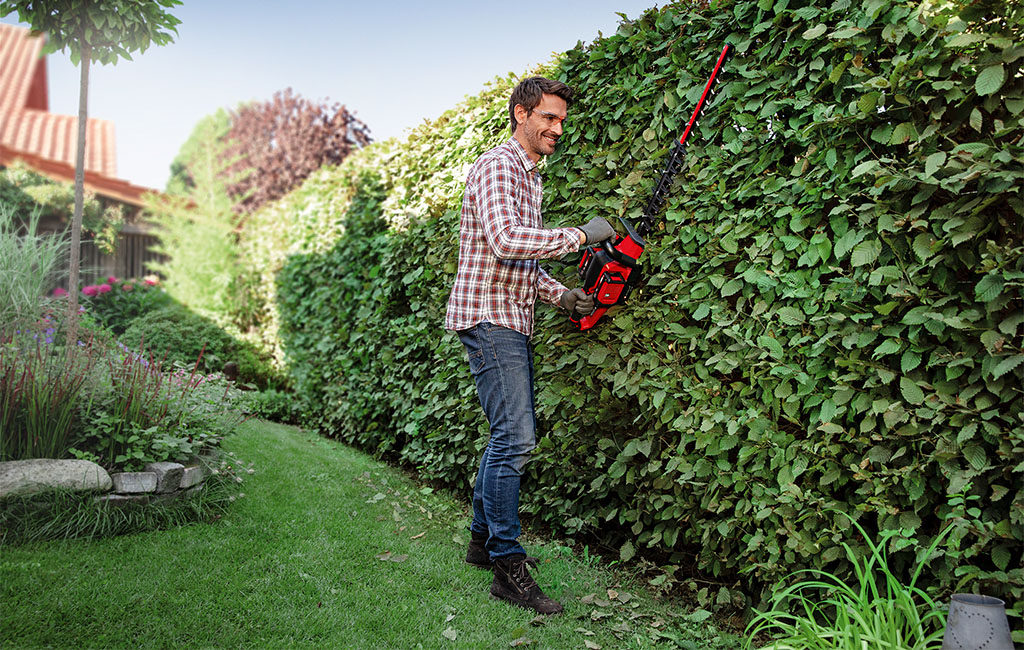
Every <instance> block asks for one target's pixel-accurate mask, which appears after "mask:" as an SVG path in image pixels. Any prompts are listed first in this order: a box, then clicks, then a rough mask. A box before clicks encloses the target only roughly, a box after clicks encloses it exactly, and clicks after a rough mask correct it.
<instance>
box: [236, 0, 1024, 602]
mask: <svg viewBox="0 0 1024 650" xmlns="http://www.w3.org/2000/svg"><path fill="white" fill-rule="evenodd" d="M1022 25H1024V9H1022V6H1021V5H1020V4H1019V3H1008V2H990V1H983V2H963V1H959V2H950V3H943V4H936V3H928V2H893V1H890V0H866V1H865V2H851V1H850V0H836V1H835V2H834V3H832V4H831V6H827V4H821V3H807V4H803V3H798V2H791V1H790V0H759V1H751V0H741V1H737V2H727V3H720V4H717V5H716V6H715V7H711V8H708V9H699V8H694V7H692V6H691V5H690V4H689V3H685V4H678V5H670V6H668V7H664V8H661V9H656V10H651V11H649V12H647V13H646V14H645V15H643V16H642V17H640V18H638V19H635V20H624V21H623V23H622V24H621V26H620V28H619V30H618V32H617V33H616V34H615V35H612V36H609V37H607V38H600V39H598V40H596V41H595V42H594V43H593V44H591V45H589V46H586V47H583V46H578V47H577V48H575V49H573V50H571V51H569V52H566V53H565V54H564V55H561V56H559V57H557V58H556V60H555V61H554V62H553V63H552V64H550V66H549V67H547V68H545V69H542V70H541V72H542V73H543V74H546V75H548V76H553V77H557V78H559V79H562V80H564V81H566V82H567V83H569V84H570V85H572V86H573V87H575V88H576V89H577V91H578V97H579V101H578V102H577V103H576V104H575V105H574V106H573V108H572V110H571V117H570V122H569V125H568V126H567V127H566V133H565V136H564V138H563V141H562V143H561V145H560V147H561V148H560V151H559V152H558V153H556V154H555V155H554V156H552V157H550V158H549V159H548V160H547V162H546V164H545V166H544V169H543V173H544V182H545V217H546V220H547V222H548V223H549V224H550V225H551V226H556V225H572V224H579V223H581V222H584V221H586V220H587V219H589V218H591V217H593V216H595V215H602V216H605V217H609V218H615V217H619V216H627V217H635V216H637V215H639V213H640V212H641V211H642V208H643V205H644V203H645V201H646V199H647V198H648V196H649V193H650V188H651V185H652V183H653V182H654V181H655V179H656V178H657V175H658V174H659V173H660V170H661V167H662V166H663V164H664V158H665V155H666V153H667V150H668V147H669V145H670V144H671V143H672V140H673V138H674V137H678V135H679V134H680V132H681V130H682V126H683V125H684V124H685V121H686V119H687V118H688V117H689V112H690V110H691V107H692V106H693V104H694V103H695V101H696V99H697V97H698V95H699V93H700V91H701V88H702V85H703V80H704V79H705V78H706V76H707V74H708V72H709V71H710V69H711V66H712V65H713V63H714V60H715V57H716V56H717V54H718V52H719V51H720V50H721V47H722V45H723V44H724V43H726V42H731V43H732V44H734V45H735V46H736V55H735V56H734V58H732V59H731V60H730V61H729V62H728V64H727V66H726V72H725V75H724V77H723V79H722V83H721V84H720V85H719V87H718V95H717V98H716V100H715V102H714V104H713V105H712V106H711V107H710V108H709V110H708V111H707V114H706V116H705V118H704V119H703V120H702V122H701V124H700V129H699V134H697V136H696V137H695V138H694V143H693V145H692V146H691V147H690V149H689V151H688V156H687V161H686V168H685V169H684V172H683V173H682V174H681V177H680V180H679V182H678V183H677V186H676V189H675V191H674V193H673V195H672V197H671V199H670V200H669V202H668V205H667V209H666V212H665V215H664V221H663V223H662V225H661V226H660V227H659V229H658V230H657V232H655V233H652V235H651V237H650V246H649V248H648V251H647V252H646V253H645V255H644V258H643V273H644V278H645V281H644V284H643V286H642V288H641V289H640V290H639V291H636V292H634V296H633V298H632V300H631V304H630V305H628V306H627V307H626V308H623V309H620V310H618V311H617V312H616V313H614V314H613V315H612V317H611V318H608V319H607V322H604V323H603V324H602V325H601V326H599V327H598V328H597V329H595V330H592V331H589V332H585V333H574V332H572V331H571V330H570V328H569V326H568V323H567V322H566V317H565V314H564V313H561V312H559V311H557V310H555V309H553V308H549V307H539V308H538V324H537V333H536V336H535V339H534V342H535V346H536V358H537V382H538V415H539V419H540V429H541V433H542V436H543V437H542V439H541V441H540V446H539V449H538V452H537V454H536V457H535V460H534V461H533V462H532V463H531V464H530V465H529V467H528V478H527V480H526V483H525V486H526V489H525V494H524V509H525V510H526V511H527V512H528V513H530V514H532V515H533V517H534V519H535V520H536V521H540V522H543V523H545V524H548V525H550V526H551V527H552V528H553V529H555V530H556V531H557V532H559V533H562V534H568V535H575V534H577V533H581V532H584V533H592V534H597V535H600V536H601V537H602V538H603V539H604V540H605V541H607V542H609V543H614V544H615V546H616V548H618V549H620V557H621V558H622V559H624V560H629V559H630V558H632V557H633V555H634V553H635V552H637V551H638V550H639V549H648V551H647V552H648V553H650V554H652V555H651V557H656V558H659V561H660V563H661V564H662V565H663V568H664V570H665V578H666V579H668V578H669V577H671V576H673V575H675V576H676V577H681V576H683V575H690V574H692V573H694V572H699V573H700V574H702V575H704V576H710V577H711V578H712V579H713V580H715V581H718V582H719V584H720V585H721V587H722V589H721V590H720V591H719V599H720V602H723V603H725V602H729V601H731V600H737V601H738V600H739V599H740V598H741V597H742V596H741V592H743V593H746V594H747V595H748V596H753V597H755V598H756V597H757V594H758V593H759V590H760V589H761V588H763V587H764V586H766V585H767V586H771V585H773V584H777V583H778V582H779V581H781V580H782V579H783V578H784V576H786V575H787V574H789V573H790V572H791V571H794V570H796V569H800V568H805V567H823V568H827V569H829V570H830V571H832V572H834V573H837V574H843V572H844V571H847V570H848V567H847V566H846V565H845V554H844V553H843V552H842V547H841V544H842V543H844V542H845V543H848V544H851V545H853V546H854V547H858V546H861V547H862V546H863V543H862V540H858V539H856V538H855V537H854V536H853V535H854V531H853V530H852V529H851V526H849V524H848V519H847V517H852V518H854V519H856V520H858V521H859V522H860V524H861V525H862V526H864V527H865V528H866V529H867V530H869V531H877V530H883V529H898V530H901V531H902V534H901V535H900V536H898V537H896V538H894V542H893V547H892V548H890V551H891V552H892V554H893V562H894V564H895V565H896V566H897V567H903V566H906V565H908V564H910V563H912V562H913V561H915V560H916V559H917V556H918V555H919V554H920V553H921V552H922V551H923V549H924V548H925V547H927V546H928V544H929V543H930V541H931V540H932V539H933V537H934V536H935V535H936V534H937V533H938V531H939V530H940V529H941V527H943V526H944V525H953V526H955V529H956V530H955V531H954V533H953V535H952V536H951V537H950V541H949V542H948V543H946V544H945V545H944V546H943V547H942V551H941V554H940V556H939V557H937V558H934V559H933V561H932V563H931V568H930V576H929V577H930V578H931V579H932V581H933V584H935V585H938V586H941V587H943V588H947V589H948V588H958V589H968V590H979V591H982V592H984V593H989V594H996V595H1003V596H1005V597H1007V598H1008V600H1009V602H1010V604H1011V606H1012V604H1013V603H1019V602H1020V601H1021V599H1022V596H1024V571H1022V569H1021V548H1022V544H1024V490H1022V485H1024V481H1022V472H1024V462H1022V459H1024V409H1022V403H1024V400H1022V394H1021V391H1022V388H1021V387H1022V383H1024V382H1022V368H1024V349H1022V333H1021V332H1022V323H1024V311H1022V310H1024V305H1022V291H1021V287H1022V284H1024V261H1022V256H1021V252H1022V247H1024V234H1022V225H1021V224H1022V216H1024V204H1022V197H1021V174H1022V170H1024V164H1022V163H1024V148H1022V142H1021V137H1022V134H1024V119H1022V116H1024V81H1022V73H1021V62H1022V60H1024V47H1022V46H1021V43H1022V42H1024V39H1022V38H1021V36H1022V31H1024V30H1022ZM515 82H516V79H515V78H512V77H510V78H504V79H497V80H495V81H494V82H493V83H492V84H490V85H489V86H488V87H487V88H485V89H484V90H483V91H482V92H480V93H479V94H478V95H475V96H470V97H467V98H466V100H465V101H464V102H463V103H462V104H460V105H459V106H457V107H455V108H454V109H453V110H452V111H450V112H448V113H446V114H444V115H442V116H441V117H440V118H438V119H437V120H435V121H434V122H432V123H428V124H425V125H423V126H421V127H420V128H418V129H417V130H415V131H413V132H412V133H411V134H410V135H409V136H408V137H407V139H405V140H404V141H389V142H386V143H380V144H374V145H371V146H370V147H368V148H366V149H364V150H362V151H360V152H359V153H357V154H354V155H353V156H352V157H351V158H350V159H349V160H347V161H346V162H345V164H343V165H342V166H341V167H339V168H332V169H326V170H321V172H319V173H318V174H315V175H314V176H312V177H311V178H310V179H309V180H308V181H307V182H306V183H305V185H304V186H302V187H301V188H300V189H299V190H297V191H295V192H293V193H292V194H290V195H289V196H287V197H285V198H284V199H283V200H281V201H280V202H278V203H276V204H274V205H272V206H270V207H268V208H267V209H265V210H263V211H261V212H259V213H257V214H256V215H254V216H253V217H252V220H251V222H250V224H249V226H248V228H247V231H246V233H245V237H246V241H245V254H244V256H243V258H244V259H245V260H247V263H248V265H249V269H250V271H249V276H248V282H247V283H246V286H248V287H249V291H250V296H249V298H250V299H251V300H250V301H249V303H248V304H256V305H259V309H258V320H259V325H260V335H261V336H262V337H263V341H264V344H265V345H267V346H268V347H271V348H273V349H274V350H275V351H276V353H277V354H278V356H279V358H280V359H281V360H282V362H283V363H285V364H286V365H287V367H288V369H289V371H290V372H291V374H292V377H293V380H294V382H295V386H296V389H297V391H298V393H299V395H300V396H301V398H302V400H303V404H304V408H305V411H306V413H307V418H308V421H309V423H311V424H313V425H315V426H317V427H318V428H319V429H320V430H321V431H322V432H324V433H325V434H328V435H332V436H337V437H339V438H341V439H343V440H345V441H347V442H350V443H354V444H356V445H359V446H361V447H363V448H366V449H370V450H374V451H376V452H378V453H380V454H382V455H385V456H388V457H390V458H393V459H395V460H398V461H400V462H405V463H409V464H411V465H414V466H416V467H417V468H419V470H420V471H421V473H422V475H423V476H424V477H425V478H427V479H431V480H435V481H438V482H441V483H443V484H446V485H450V486H453V487H454V488H456V489H458V490H461V491H464V492H465V493H466V494H468V493H469V490H470V486H471V479H472V476H473V474H474V472H475V469H476V464H475V463H476V459H477V458H478V456H479V453H480V452H481V450H482V448H483V446H484V445H485V443H486V434H487V428H486V423H485V421H484V418H483V415H482V412H481V411H480V408H479V405H478V403H477V401H476V396H475V391H474V387H473V383H472V380H471V378H470V375H469V373H468V370H467V369H466V366H465V361H464V353H463V351H462V349H461V347H460V345H459V343H458V340H457V339H456V338H455V337H454V335H452V334H451V333H447V332H444V331H443V330H442V329H441V323H442V319H443V313H444V307H445V303H446V300H447V297H448V292H449V290H450V286H451V283H452V280H453V277H454V271H455V265H456V259H457V249H456V245H457V230H458V207H459V203H460V198H461V193H462V187H463V181H464V178H465V174H466V171H467V168H468V165H469V164H470V163H472V161H473V160H474V159H475V158H476V157H477V156H478V155H479V154H480V153H482V152H483V151H485V150H486V149H487V148H489V147H491V146H494V145H495V144H497V143H499V142H501V141H503V140H504V139H505V138H507V137H508V125H507V117H506V116H507V113H506V112H505V111H506V102H507V97H508V94H509V91H510V89H511V87H512V86H513V85H514V83H515ZM575 261H576V259H575V258H572V259H566V260H563V261H562V262H552V263H549V264H548V265H547V268H548V269H549V270H551V271H552V272H553V273H554V274H555V275H556V276H558V277H560V278H561V279H562V280H563V281H564V282H565V283H566V284H568V285H570V286H575V274H574V271H575V268H574V264H575ZM736 587H738V589H735V588H736Z"/></svg>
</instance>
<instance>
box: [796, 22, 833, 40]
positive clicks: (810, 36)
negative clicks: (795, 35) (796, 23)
mask: <svg viewBox="0 0 1024 650" xmlns="http://www.w3.org/2000/svg"><path fill="white" fill-rule="evenodd" d="M827 30H828V27H826V26H825V25H824V24H823V23H818V24H817V25H815V26H814V27H811V28H810V29H808V30H806V31H805V32H804V33H803V34H801V36H803V38H804V39H805V40H808V41H813V40H814V39H816V38H818V37H819V36H821V35H822V34H824V33H825V32H826V31H827Z"/></svg>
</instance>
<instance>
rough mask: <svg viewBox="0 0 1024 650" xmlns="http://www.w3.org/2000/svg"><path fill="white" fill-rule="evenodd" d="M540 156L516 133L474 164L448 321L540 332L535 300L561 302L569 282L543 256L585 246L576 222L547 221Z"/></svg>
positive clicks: (448, 325)
mask: <svg viewBox="0 0 1024 650" xmlns="http://www.w3.org/2000/svg"><path fill="white" fill-rule="evenodd" d="M536 167H537V165H536V163H534V162H533V161H532V160H530V158H529V157H528V156H527V155H526V150H525V149H523V146H522V145H521V144H519V141H518V140H516V139H515V138H511V139H510V140H509V141H508V142H506V143H505V144H503V145H500V146H498V147H495V148H494V149H491V150H490V151H488V152H487V153H485V154H483V155H482V156H480V158H478V159H477V161H476V162H475V163H474V164H473V167H472V168H471V169H470V171H469V177H468V178H467V179H466V192H465V194H464V195H463V197H462V220H461V223H460V226H459V268H458V271H457V272H456V275H455V284H454V285H453V286H452V293H451V296H450V297H449V298H448V312H447V314H446V315H445V319H444V327H445V329H449V330H463V329H468V328H470V327H473V326H474V325H476V324H477V323H479V322H481V321H489V322H491V323H493V324H494V325H500V326H502V327H508V328H510V329H513V330H515V331H517V332H521V333H523V334H525V335H527V336H532V335H533V306H534V303H535V302H536V301H537V298H540V299H541V300H543V301H544V302H547V303H551V304H553V305H557V304H558V299H559V297H561V295H562V292H564V291H566V288H565V286H564V285H562V284H561V283H560V282H558V281H557V280H555V279H554V278H552V277H551V276H550V275H548V274H547V273H546V272H545V271H544V269H542V268H540V264H538V263H537V260H538V259H544V258H551V257H561V256H562V255H565V254H566V253H571V252H573V251H577V250H579V248H580V231H579V230H578V229H576V228H551V229H546V228H544V224H543V222H542V220H541V214H540V205H541V179H540V174H539V173H537V170H536Z"/></svg>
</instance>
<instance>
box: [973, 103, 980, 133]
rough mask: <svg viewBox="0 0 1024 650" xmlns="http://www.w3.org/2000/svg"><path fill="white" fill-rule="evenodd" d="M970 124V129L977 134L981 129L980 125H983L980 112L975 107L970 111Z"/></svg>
mask: <svg viewBox="0 0 1024 650" xmlns="http://www.w3.org/2000/svg"><path fill="white" fill-rule="evenodd" d="M970 124H971V128H972V129H974V130H975V131H977V132H978V133H981V127H982V124H983V119H982V116H981V111H980V110H978V107H977V106H975V107H974V108H973V109H971V117H970Z"/></svg>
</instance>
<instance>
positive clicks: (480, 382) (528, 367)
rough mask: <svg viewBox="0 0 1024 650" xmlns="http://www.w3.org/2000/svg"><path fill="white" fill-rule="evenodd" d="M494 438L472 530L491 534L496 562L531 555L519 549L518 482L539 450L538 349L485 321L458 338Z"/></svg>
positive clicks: (484, 461) (483, 464) (479, 479)
mask: <svg viewBox="0 0 1024 650" xmlns="http://www.w3.org/2000/svg"><path fill="white" fill-rule="evenodd" d="M458 334H459V339H460V340H461V341H462V344H463V345H464V346H465V347H466V355H467V356H468V357H469V370H470V372H472V373H473V378H474V379H475V380H476V390H477V394H478V395H479V397H480V405H481V406H482V407H483V409H484V413H485V414H486V415H487V421H488V422H489V423H490V426H491V438H490V440H489V441H488V443H487V448H486V449H484V453H483V457H482V458H481V459H480V469H479V471H478V472H477V475H476V485H475V487H474V488H473V523H472V524H471V526H470V530H472V531H473V532H474V533H477V534H478V535H480V534H485V535H487V551H488V553H489V554H490V556H491V559H492V560H495V559H497V558H500V557H507V556H509V555H515V554H517V553H522V554H525V553H526V551H525V550H524V549H523V547H522V546H521V545H520V544H519V541H518V538H519V534H520V532H521V528H520V525H519V482H520V478H521V477H522V475H523V467H524V466H525V465H526V462H527V461H528V460H529V456H530V452H531V451H533V449H534V447H536V446H537V435H536V431H537V420H536V415H535V413H534V403H533V347H532V346H531V345H530V339H529V337H527V336H526V335H524V334H520V333H519V332H516V331H515V330H511V329H508V328H506V327H499V326H497V325H492V324H491V323H487V322H483V323H479V324H477V325H476V326H475V327H471V328H469V329H466V330H462V331H460V332H459V333H458Z"/></svg>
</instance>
